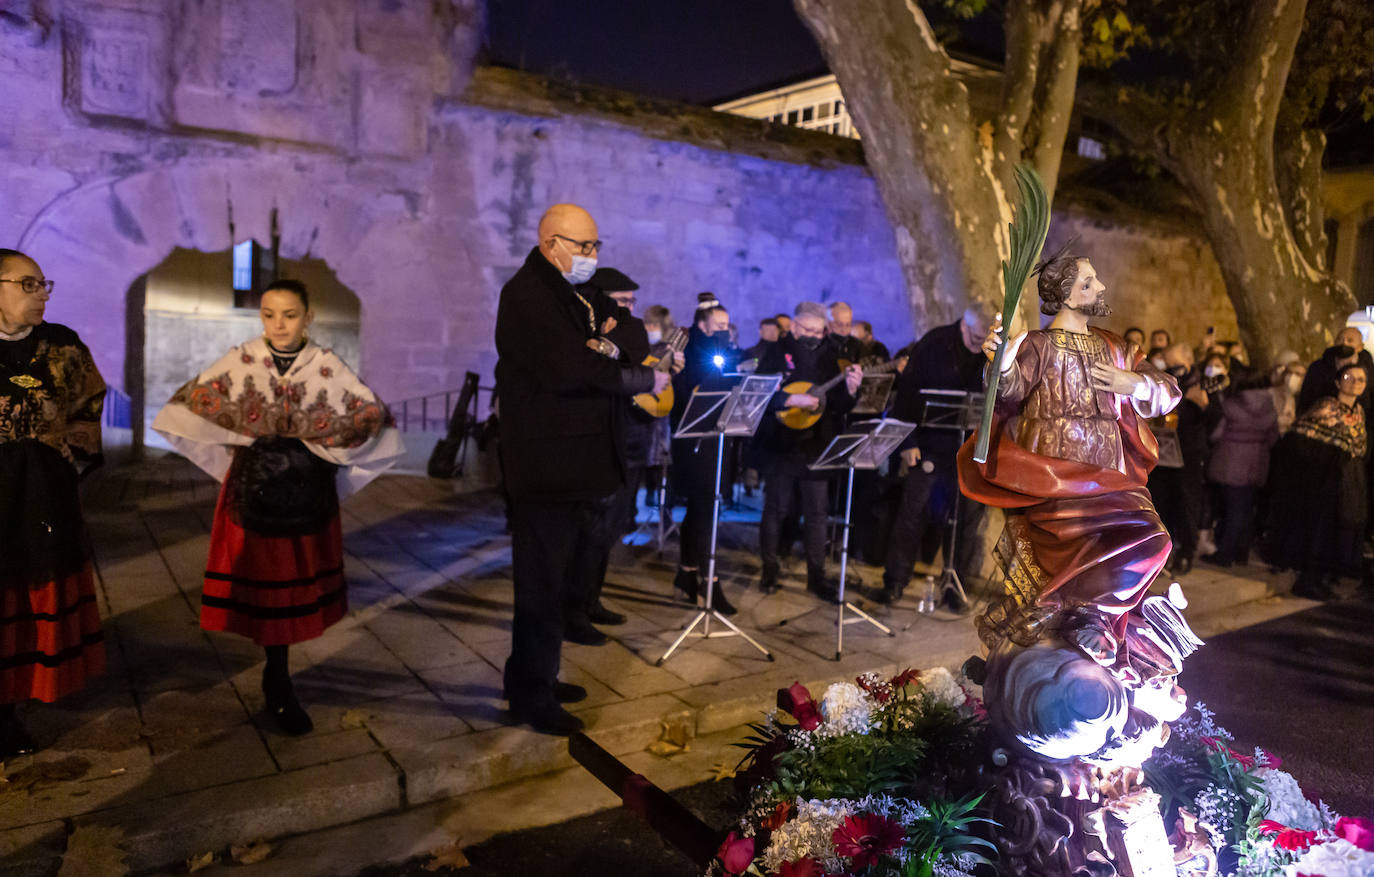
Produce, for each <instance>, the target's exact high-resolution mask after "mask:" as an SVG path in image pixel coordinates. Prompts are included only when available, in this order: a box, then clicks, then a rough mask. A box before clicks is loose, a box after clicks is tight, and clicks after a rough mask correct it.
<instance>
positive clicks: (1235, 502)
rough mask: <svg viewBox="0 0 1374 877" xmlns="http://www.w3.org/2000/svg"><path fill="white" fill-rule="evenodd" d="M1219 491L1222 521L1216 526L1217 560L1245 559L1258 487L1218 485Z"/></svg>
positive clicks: (1251, 532) (1253, 527)
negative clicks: (1217, 530)
mask: <svg viewBox="0 0 1374 877" xmlns="http://www.w3.org/2000/svg"><path fill="white" fill-rule="evenodd" d="M1218 489H1219V492H1220V494H1221V525H1220V527H1219V528H1218V529H1219V532H1218V537H1217V540H1216V542H1217V560H1219V561H1223V562H1227V563H1245V562H1246V561H1247V560H1249V559H1250V546H1251V545H1253V544H1254V541H1255V506H1256V497H1257V496H1258V494H1259V488H1258V487H1249V486H1246V487H1232V486H1231V485H1227V484H1221V485H1218Z"/></svg>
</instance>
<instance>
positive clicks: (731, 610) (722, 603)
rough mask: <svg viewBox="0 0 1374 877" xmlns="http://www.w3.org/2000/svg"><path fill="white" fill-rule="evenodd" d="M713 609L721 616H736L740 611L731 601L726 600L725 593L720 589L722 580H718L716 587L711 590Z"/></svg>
mask: <svg viewBox="0 0 1374 877" xmlns="http://www.w3.org/2000/svg"><path fill="white" fill-rule="evenodd" d="M711 608H712V609H714V610H716V611H717V612H719V613H720V614H721V615H734V614H735V613H736V612H738V611H739V610H738V609H736V608H735V607H734V606H732V605H730V601H729V600H727V599H725V591H723V590H722V589H721V587H720V579H716V581H715V587H713V588H712V589H711Z"/></svg>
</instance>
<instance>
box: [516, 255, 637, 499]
mask: <svg viewBox="0 0 1374 877" xmlns="http://www.w3.org/2000/svg"><path fill="white" fill-rule="evenodd" d="M584 297H586V298H587V300H588V302H590V303H591V304H592V305H593V307H594V308H595V310H596V315H595V317H593V315H590V314H589V313H588V311H587V307H586V305H584V304H583V303H582V302H581V301H579V300H578V298H577V295H576V294H575V293H574V291H573V288H572V286H570V285H569V284H568V282H567V281H566V280H564V279H563V276H562V275H561V274H560V273H559V272H558V269H556V268H555V267H554V266H553V265H551V264H550V263H549V261H548V260H547V259H545V258H544V256H543V255H542V254H541V253H540V252H539V250H538V249H537V248H536V249H534V250H531V251H530V254H529V256H528V257H527V258H526V259H525V264H524V265H523V266H521V268H520V270H519V271H517V272H516V273H515V276H514V277H512V278H511V279H510V280H509V281H508V282H507V283H506V285H505V286H504V287H502V289H501V301H500V304H499V306H498V308H497V312H496V353H497V355H498V356H499V357H500V358H499V360H498V361H497V363H496V385H497V388H498V390H499V392H500V393H501V463H502V467H503V469H504V473H505V478H506V489H507V490H508V491H509V493H510V495H511V496H512V497H516V498H519V497H538V498H541V499H551V500H587V499H598V498H600V497H604V496H607V495H609V494H610V493H613V492H614V491H615V490H617V489H618V488H619V487H620V486H621V484H623V483H624V479H625V461H624V456H623V450H622V448H620V447H618V446H617V442H616V438H615V422H616V417H617V409H618V407H619V406H618V403H619V399H618V397H620V396H627V395H634V394H635V393H642V392H644V391H646V390H650V389H652V388H653V372H652V371H651V370H650V369H648V368H645V367H644V366H641V365H629V364H626V363H621V362H617V361H616V360H613V359H610V358H609V357H606V356H603V355H601V354H600V353H597V352H595V351H593V350H591V349H590V348H588V347H587V344H586V342H587V340H588V339H589V338H592V337H594V336H595V334H596V331H595V328H594V327H593V325H592V321H593V319H596V321H597V323H598V325H599V324H600V321H601V319H603V317H602V315H603V314H604V315H614V316H616V319H617V321H618V322H620V321H623V320H625V319H629V318H630V317H629V312H628V311H625V310H624V309H623V308H620V307H618V306H617V305H616V304H615V302H614V301H613V300H612V299H611V298H610V297H609V296H606V295H605V293H601V292H597V291H594V290H590V289H588V290H586V291H585V292H584Z"/></svg>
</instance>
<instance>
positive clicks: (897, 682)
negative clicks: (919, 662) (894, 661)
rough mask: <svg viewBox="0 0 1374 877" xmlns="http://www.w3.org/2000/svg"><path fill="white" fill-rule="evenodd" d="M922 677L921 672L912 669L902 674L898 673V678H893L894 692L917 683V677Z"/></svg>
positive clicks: (907, 669)
mask: <svg viewBox="0 0 1374 877" xmlns="http://www.w3.org/2000/svg"><path fill="white" fill-rule="evenodd" d="M920 675H921V671H920V670H913V669H911V668H910V667H908V668H906V669H905V670H903V671H902V672H900V673H898V674H897V675H896V676H893V677H892V687H893V689H894V690H897V691H901V690H902V689H903V688H905V687H906V686H908V685H910V684H911V683H913V682H915V681H916V677H918V676H920Z"/></svg>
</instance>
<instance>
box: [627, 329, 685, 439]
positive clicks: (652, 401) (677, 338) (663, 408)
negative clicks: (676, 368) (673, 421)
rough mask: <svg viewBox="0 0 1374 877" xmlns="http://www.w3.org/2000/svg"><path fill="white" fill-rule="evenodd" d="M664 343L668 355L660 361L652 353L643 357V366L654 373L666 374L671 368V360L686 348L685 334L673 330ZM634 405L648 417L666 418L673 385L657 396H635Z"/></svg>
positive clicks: (683, 331) (669, 409) (647, 394)
mask: <svg viewBox="0 0 1374 877" xmlns="http://www.w3.org/2000/svg"><path fill="white" fill-rule="evenodd" d="M665 341H666V343H667V345H668V353H667V355H665V356H664V357H663V358H662V359H659V358H658V357H657V356H654V355H653V354H652V353H651V354H649V355H648V356H646V357H644V365H647V366H652V367H653V369H654V371H660V372H666V371H668V370H670V369H671V368H672V367H673V358H674V357H675V356H676V355H677V354H679V353H681V352H682V351H683V350H684V349H686V347H687V332H686V330H684V329H676V328H675V329H673V330H672V331H671V332H669V333H668V337H667V338H666V339H665ZM635 404H636V405H638V406H639V409H640V410H641V411H643V412H644V413H645V414H647V415H649V416H650V417H667V416H668V414H669V412H671V411H672V410H673V385H672V384H669V385H668V386H666V387H664V388H663V392H662V393H659V394H658V395H657V396H655V395H654V394H653V393H640V394H639V395H638V396H635Z"/></svg>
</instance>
